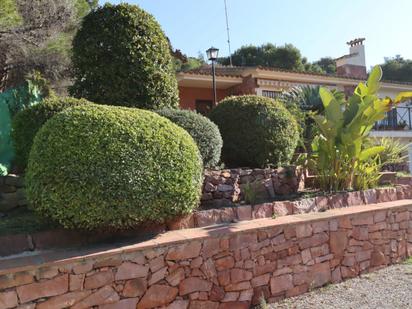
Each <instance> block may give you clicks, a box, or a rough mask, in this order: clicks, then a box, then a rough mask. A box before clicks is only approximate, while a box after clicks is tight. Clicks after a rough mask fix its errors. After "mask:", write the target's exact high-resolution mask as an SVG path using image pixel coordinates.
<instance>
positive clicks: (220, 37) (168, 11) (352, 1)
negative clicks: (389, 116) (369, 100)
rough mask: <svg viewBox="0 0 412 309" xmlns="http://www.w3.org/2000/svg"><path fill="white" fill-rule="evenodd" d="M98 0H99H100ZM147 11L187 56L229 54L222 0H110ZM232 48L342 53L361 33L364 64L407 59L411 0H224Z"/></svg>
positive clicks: (313, 56)
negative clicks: (262, 46)
mask: <svg viewBox="0 0 412 309" xmlns="http://www.w3.org/2000/svg"><path fill="white" fill-rule="evenodd" d="M103 2H104V0H100V3H101V4H102V3H103ZM110 2H111V3H120V2H128V3H131V4H137V5H139V6H140V7H141V8H143V9H145V10H146V11H148V12H149V13H151V14H152V15H153V16H154V17H155V18H156V19H157V20H158V22H159V23H160V25H161V26H162V28H163V31H164V32H165V33H166V35H167V36H168V37H169V38H170V40H171V42H172V45H173V47H174V48H175V49H180V50H181V51H182V52H183V53H185V54H187V55H188V56H197V55H198V54H199V52H201V53H203V54H205V50H206V49H208V48H209V47H211V46H214V47H217V48H219V50H220V51H219V56H227V55H228V54H229V51H228V44H227V33H226V20H225V10H224V0H206V1H205V0H128V1H120V0H112V1H110ZM227 6H228V15H229V28H230V36H231V49H232V52H233V51H234V50H236V49H237V48H239V47H241V46H242V45H248V44H253V45H260V44H263V43H268V42H270V43H273V44H275V45H283V44H285V43H291V44H293V45H295V46H296V47H297V48H299V49H300V51H301V53H302V56H305V57H307V58H308V60H309V61H316V60H318V59H319V58H321V57H325V56H329V57H333V58H337V57H340V56H342V55H344V54H347V53H348V51H349V48H348V46H347V45H346V42H347V41H349V40H351V39H354V38H358V37H364V38H366V41H365V42H364V43H365V51H366V62H367V67H370V66H372V65H375V64H379V63H382V62H383V61H384V57H394V56H395V55H401V56H402V57H404V58H409V59H412V39H411V29H412V19H411V12H412V0H391V1H389V0H227Z"/></svg>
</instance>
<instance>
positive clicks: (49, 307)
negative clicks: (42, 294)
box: [36, 291, 92, 309]
mask: <svg viewBox="0 0 412 309" xmlns="http://www.w3.org/2000/svg"><path fill="white" fill-rule="evenodd" d="M91 293H92V292H91V291H79V292H71V293H67V294H64V295H59V296H54V297H52V298H49V299H48V300H46V301H45V302H42V303H39V304H37V306H36V309H60V308H67V307H71V306H73V305H74V304H75V303H77V302H79V301H80V300H82V299H84V298H86V297H87V296H89V295H90V294H91Z"/></svg>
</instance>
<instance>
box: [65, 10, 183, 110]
mask: <svg viewBox="0 0 412 309" xmlns="http://www.w3.org/2000/svg"><path fill="white" fill-rule="evenodd" d="M72 58H73V68H74V77H75V81H74V85H73V86H72V87H71V88H70V89H69V90H70V93H71V94H72V95H73V96H75V97H81V98H86V99H88V100H90V101H93V102H99V103H102V104H109V105H123V106H129V107H139V108H145V109H160V108H165V107H172V108H174V107H178V105H179V97H178V89H177V81H176V76H175V72H174V67H173V60H172V56H171V54H170V45H169V42H168V40H167V38H166V36H165V34H164V33H163V31H162V29H161V27H160V25H159V24H158V23H157V21H156V20H155V19H154V17H153V16H152V15H150V14H148V13H147V12H145V11H144V10H142V9H140V8H139V7H138V6H136V5H130V4H126V3H122V4H119V5H112V4H105V5H104V6H102V7H100V8H98V9H96V10H94V11H92V12H91V13H89V14H88V15H87V16H86V17H85V18H84V19H83V21H82V25H81V28H80V29H79V31H78V32H77V34H76V36H75V38H74V40H73V57H72Z"/></svg>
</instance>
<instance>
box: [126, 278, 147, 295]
mask: <svg viewBox="0 0 412 309" xmlns="http://www.w3.org/2000/svg"><path fill="white" fill-rule="evenodd" d="M146 289H147V282H146V280H145V279H143V278H136V279H132V280H128V281H126V283H125V285H124V288H123V293H122V294H123V296H124V297H140V296H142V295H143V294H144V293H145V292H146Z"/></svg>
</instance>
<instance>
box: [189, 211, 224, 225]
mask: <svg viewBox="0 0 412 309" xmlns="http://www.w3.org/2000/svg"><path fill="white" fill-rule="evenodd" d="M193 216H194V218H195V226H196V227H204V226H209V225H213V224H218V223H221V220H220V211H219V210H217V209H210V210H203V211H197V212H195V213H194V214H193Z"/></svg>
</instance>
